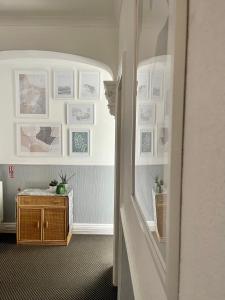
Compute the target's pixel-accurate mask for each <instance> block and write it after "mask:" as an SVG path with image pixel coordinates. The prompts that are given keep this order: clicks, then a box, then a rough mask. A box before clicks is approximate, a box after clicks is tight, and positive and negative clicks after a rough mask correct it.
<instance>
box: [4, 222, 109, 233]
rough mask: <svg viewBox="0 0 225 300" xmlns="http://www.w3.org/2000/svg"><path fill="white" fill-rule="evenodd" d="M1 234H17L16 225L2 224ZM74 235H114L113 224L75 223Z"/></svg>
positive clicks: (73, 227)
mask: <svg viewBox="0 0 225 300" xmlns="http://www.w3.org/2000/svg"><path fill="white" fill-rule="evenodd" d="M0 233H16V223H0ZM72 234H97V235H101V234H102V235H103V234H105V235H113V224H86V223H73V226H72Z"/></svg>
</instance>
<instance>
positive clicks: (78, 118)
mask: <svg viewBox="0 0 225 300" xmlns="http://www.w3.org/2000/svg"><path fill="white" fill-rule="evenodd" d="M94 123H95V106H94V104H93V103H76V104H72V103H71V104H70V103H69V104H67V124H77V125H79V124H88V125H94Z"/></svg>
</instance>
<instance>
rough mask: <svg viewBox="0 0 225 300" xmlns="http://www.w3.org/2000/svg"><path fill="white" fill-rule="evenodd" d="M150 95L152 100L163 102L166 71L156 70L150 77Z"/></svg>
mask: <svg viewBox="0 0 225 300" xmlns="http://www.w3.org/2000/svg"><path fill="white" fill-rule="evenodd" d="M150 78H151V79H150V82H151V84H150V91H151V92H150V95H151V100H153V101H154V100H155V101H160V100H163V83H164V70H163V69H160V68H155V69H153V70H152V71H151V76H150Z"/></svg>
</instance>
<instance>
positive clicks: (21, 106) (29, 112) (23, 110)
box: [15, 70, 49, 118]
mask: <svg viewBox="0 0 225 300" xmlns="http://www.w3.org/2000/svg"><path fill="white" fill-rule="evenodd" d="M15 84H16V116H17V117H33V118H35V117H36V118H47V117H48V105H49V104H48V76H47V72H45V71H29V70H26V71H15Z"/></svg>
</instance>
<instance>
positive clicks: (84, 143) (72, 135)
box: [69, 128, 91, 157]
mask: <svg viewBox="0 0 225 300" xmlns="http://www.w3.org/2000/svg"><path fill="white" fill-rule="evenodd" d="M69 155H70V156H77V157H88V156H91V130H90V129H84V128H83V129H82V128H70V129H69Z"/></svg>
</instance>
